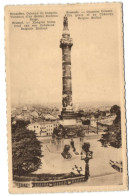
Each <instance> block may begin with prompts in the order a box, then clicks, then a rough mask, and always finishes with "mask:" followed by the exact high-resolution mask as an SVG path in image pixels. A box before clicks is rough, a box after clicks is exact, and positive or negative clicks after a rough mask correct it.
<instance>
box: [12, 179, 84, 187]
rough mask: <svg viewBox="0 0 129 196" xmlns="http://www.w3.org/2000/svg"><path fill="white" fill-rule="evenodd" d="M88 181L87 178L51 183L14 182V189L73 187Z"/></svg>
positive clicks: (53, 181)
mask: <svg viewBox="0 0 129 196" xmlns="http://www.w3.org/2000/svg"><path fill="white" fill-rule="evenodd" d="M84 181H86V179H85V176H80V177H75V178H67V179H61V180H51V181H33V182H16V181H15V182H14V187H17V188H23V187H24V188H35V187H53V186H61V185H71V184H73V183H78V182H84Z"/></svg>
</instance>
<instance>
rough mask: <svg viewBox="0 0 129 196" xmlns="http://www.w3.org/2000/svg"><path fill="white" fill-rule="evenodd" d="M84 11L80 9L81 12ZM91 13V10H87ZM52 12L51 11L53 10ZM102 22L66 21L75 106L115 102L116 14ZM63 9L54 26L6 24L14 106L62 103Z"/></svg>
mask: <svg viewBox="0 0 129 196" xmlns="http://www.w3.org/2000/svg"><path fill="white" fill-rule="evenodd" d="M81 9H82V8H81ZM88 9H91V8H88ZM54 10H56V9H55V8H53V11H54ZM113 12H114V16H112V17H111V16H106V17H103V18H102V19H101V20H99V19H98V20H97V19H96V20H91V19H90V20H78V19H77V18H76V17H75V16H74V15H72V17H68V23H69V24H68V25H69V31H70V36H71V38H72V39H73V47H72V49H71V63H72V91H73V103H75V102H79V103H82V102H85V103H87V104H88V103H93V104H94V103H118V102H119V101H120V66H121V65H120V62H119V48H120V42H119V34H118V27H119V25H118V22H119V20H118V19H119V18H118V16H117V11H116V10H115V9H114V10H113ZM65 13H66V8H65V9H64V8H62V9H59V10H58V16H59V17H58V18H56V24H55V26H54V27H50V28H49V29H48V30H37V31H36V30H35V31H21V30H18V29H14V28H13V27H12V25H11V22H10V25H9V60H10V61H9V70H10V73H9V74H10V91H11V103H12V104H43V103H53V102H61V100H62V51H61V48H60V47H59V45H60V39H61V36H62V32H63V16H64V15H65Z"/></svg>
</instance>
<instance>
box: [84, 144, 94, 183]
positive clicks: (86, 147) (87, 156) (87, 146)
mask: <svg viewBox="0 0 129 196" xmlns="http://www.w3.org/2000/svg"><path fill="white" fill-rule="evenodd" d="M82 150H83V151H84V152H85V156H84V157H83V155H81V160H84V161H85V179H86V180H88V178H89V176H90V170H89V160H90V159H93V152H92V151H90V143H88V142H87V143H84V144H83V146H82Z"/></svg>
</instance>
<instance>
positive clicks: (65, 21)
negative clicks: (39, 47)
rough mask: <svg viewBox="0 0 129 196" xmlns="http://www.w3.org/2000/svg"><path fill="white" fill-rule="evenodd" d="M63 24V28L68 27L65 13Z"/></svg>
mask: <svg viewBox="0 0 129 196" xmlns="http://www.w3.org/2000/svg"><path fill="white" fill-rule="evenodd" d="M63 24H64V28H68V18H67V16H66V15H65V16H64V22H63Z"/></svg>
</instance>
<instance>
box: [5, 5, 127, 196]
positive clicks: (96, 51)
mask: <svg viewBox="0 0 129 196" xmlns="http://www.w3.org/2000/svg"><path fill="white" fill-rule="evenodd" d="M5 55H6V90H7V128H8V154H9V158H8V159H9V160H8V161H9V164H8V165H9V191H10V192H11V193H38V192H39V193H44V192H74V191H108V190H110V191H111V190H127V189H128V175H127V155H126V153H127V147H126V118H125V99H124V97H125V90H124V83H125V82H124V59H123V22H122V3H99V4H97V3H96V4H66V5H61V4H60V5H31V6H29V5H28V6H27V5H26V6H25V5H22V6H6V7H5Z"/></svg>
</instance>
